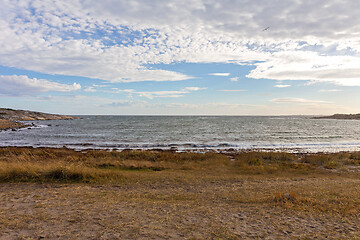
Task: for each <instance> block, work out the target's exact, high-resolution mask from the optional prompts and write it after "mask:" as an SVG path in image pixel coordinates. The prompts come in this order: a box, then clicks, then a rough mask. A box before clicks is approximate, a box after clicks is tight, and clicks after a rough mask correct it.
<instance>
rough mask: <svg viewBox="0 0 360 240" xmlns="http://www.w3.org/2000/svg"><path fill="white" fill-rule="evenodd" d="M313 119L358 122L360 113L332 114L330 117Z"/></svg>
mask: <svg viewBox="0 0 360 240" xmlns="http://www.w3.org/2000/svg"><path fill="white" fill-rule="evenodd" d="M313 119H345V120H360V113H358V114H334V115H331V116H321V117H313Z"/></svg>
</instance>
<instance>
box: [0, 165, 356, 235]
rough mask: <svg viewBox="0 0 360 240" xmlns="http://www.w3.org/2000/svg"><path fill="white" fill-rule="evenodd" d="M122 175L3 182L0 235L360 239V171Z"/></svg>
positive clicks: (0, 192)
mask: <svg viewBox="0 0 360 240" xmlns="http://www.w3.org/2000/svg"><path fill="white" fill-rule="evenodd" d="M126 174H127V175H126V176H125V177H127V178H128V179H131V180H128V181H124V183H123V184H118V183H117V185H112V184H103V185H94V184H82V183H74V184H60V183H43V184H41V183H2V184H0V239H360V218H359V211H358V210H359V207H358V206H359V205H357V204H358V201H359V199H353V200H351V199H349V197H351V196H352V194H354V193H358V192H360V184H359V183H360V179H359V178H348V177H345V176H331V177H326V176H292V177H281V176H270V177H264V176H225V177H218V176H217V177H212V176H209V175H207V173H206V172H204V173H203V174H202V175H196V174H198V172H191V173H189V172H187V173H185V174H184V173H178V172H173V173H171V174H169V172H167V173H166V174H164V173H163V172H144V173H142V175H141V179H139V180H137V179H135V178H134V177H133V176H132V174H133V173H131V172H129V173H126ZM134 176H136V177H138V176H139V175H138V173H137V174H136V175H134ZM169 176H171V177H169ZM282 193H286V194H285V195H284V196H289V197H288V198H287V197H285V198H280V199H279V198H278V197H277V196H283V195H282ZM356 196H357V195H356ZM345 200H346V201H345ZM351 203H353V205H352V204H351Z"/></svg>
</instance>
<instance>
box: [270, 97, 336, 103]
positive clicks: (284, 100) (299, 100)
mask: <svg viewBox="0 0 360 240" xmlns="http://www.w3.org/2000/svg"><path fill="white" fill-rule="evenodd" d="M270 101H271V102H275V103H325V104H329V103H331V102H328V101H320V100H309V99H303V98H275V99H271V100H270Z"/></svg>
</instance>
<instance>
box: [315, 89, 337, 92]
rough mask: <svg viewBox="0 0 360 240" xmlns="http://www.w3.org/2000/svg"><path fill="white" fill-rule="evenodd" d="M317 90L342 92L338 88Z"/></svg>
mask: <svg viewBox="0 0 360 240" xmlns="http://www.w3.org/2000/svg"><path fill="white" fill-rule="evenodd" d="M319 92H342V90H340V89H321V90H319Z"/></svg>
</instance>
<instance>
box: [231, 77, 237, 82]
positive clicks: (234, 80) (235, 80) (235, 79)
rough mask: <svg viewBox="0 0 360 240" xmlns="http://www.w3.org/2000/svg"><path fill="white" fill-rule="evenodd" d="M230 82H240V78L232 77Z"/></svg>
mask: <svg viewBox="0 0 360 240" xmlns="http://www.w3.org/2000/svg"><path fill="white" fill-rule="evenodd" d="M230 81H232V82H237V81H239V77H232V78H230Z"/></svg>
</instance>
